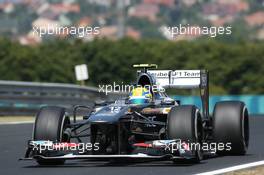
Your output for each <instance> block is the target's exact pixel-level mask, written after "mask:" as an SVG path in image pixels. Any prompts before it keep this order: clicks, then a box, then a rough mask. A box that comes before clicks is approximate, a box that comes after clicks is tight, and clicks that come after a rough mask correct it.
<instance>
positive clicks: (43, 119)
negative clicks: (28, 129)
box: [33, 106, 70, 165]
mask: <svg viewBox="0 0 264 175" xmlns="http://www.w3.org/2000/svg"><path fill="white" fill-rule="evenodd" d="M68 124H70V119H69V117H68V116H66V112H65V108H62V107H53V106H49V107H43V108H41V109H40V111H39V112H38V114H37V116H36V120H35V125H34V128H33V140H49V141H54V142H67V141H69V140H68V139H69V137H67V136H65V134H64V131H65V130H66V128H67V125H68ZM37 162H38V163H39V164H40V165H61V164H64V162H65V160H37Z"/></svg>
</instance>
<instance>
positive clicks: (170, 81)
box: [147, 70, 209, 116]
mask: <svg viewBox="0 0 264 175" xmlns="http://www.w3.org/2000/svg"><path fill="white" fill-rule="evenodd" d="M147 73H149V74H150V75H151V76H152V77H153V79H154V80H155V83H156V85H157V86H158V87H159V88H183V89H198V88H199V89H200V95H201V100H202V106H203V113H204V116H209V83H208V82H209V80H208V79H209V73H208V71H207V70H174V71H173V70H147Z"/></svg>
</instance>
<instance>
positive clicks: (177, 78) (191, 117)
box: [23, 64, 249, 165]
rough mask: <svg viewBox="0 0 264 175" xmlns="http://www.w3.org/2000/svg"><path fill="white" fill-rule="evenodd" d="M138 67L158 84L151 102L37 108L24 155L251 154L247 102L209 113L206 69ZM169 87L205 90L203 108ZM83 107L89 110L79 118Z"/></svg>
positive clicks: (54, 161) (194, 157)
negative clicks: (182, 100) (169, 91)
mask: <svg viewBox="0 0 264 175" xmlns="http://www.w3.org/2000/svg"><path fill="white" fill-rule="evenodd" d="M134 67H135V68H137V69H139V70H138V71H137V81H136V83H137V85H139V86H146V85H148V86H149V87H153V86H156V88H155V91H154V90H151V93H152V97H153V98H152V100H151V101H150V102H149V103H145V104H140V105H138V104H137V105H135V104H131V103H129V100H128V98H124V99H120V100H116V101H115V102H111V103H102V104H96V105H95V106H93V107H91V106H75V107H74V109H73V116H69V115H68V113H67V112H66V109H65V108H63V107H54V106H51V107H49V106H48V107H43V108H41V109H40V111H39V112H38V113H37V116H36V120H35V124H34V128H33V136H32V139H31V140H30V141H29V142H28V148H27V152H26V155H25V158H23V160H32V159H33V160H36V161H37V162H38V163H39V164H40V165H47V164H49V165H58V164H63V163H64V162H65V160H69V159H86V160H94V161H97V160H123V159H133V160H142V159H147V160H172V161H174V162H178V160H186V161H188V162H192V163H194V162H200V161H201V160H202V159H203V156H204V155H205V154H214V155H244V154H246V152H247V148H248V143H249V119H248V110H247V108H246V106H245V104H244V103H243V102H240V101H222V102H217V103H216V105H215V107H214V110H213V114H212V115H209V109H208V108H209V86H208V81H209V80H208V77H209V76H208V72H207V71H206V70H156V68H157V66H156V65H153V64H140V65H134ZM166 88H187V89H199V90H200V95H201V102H202V108H201V109H199V108H198V107H196V106H195V105H192V104H189V105H181V103H180V101H177V100H174V99H172V98H170V97H168V96H167V95H166V93H165V92H164V89H166ZM83 109H89V112H87V114H86V115H84V116H83V117H82V120H77V117H76V115H77V113H78V111H79V110H83ZM212 143H215V144H212ZM208 145H210V146H208ZM211 145H213V147H211ZM219 145H220V147H219ZM216 147H217V149H216ZM80 150H81V151H80ZM212 150H215V151H214V152H213V151H212Z"/></svg>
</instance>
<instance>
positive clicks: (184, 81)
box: [147, 70, 208, 89]
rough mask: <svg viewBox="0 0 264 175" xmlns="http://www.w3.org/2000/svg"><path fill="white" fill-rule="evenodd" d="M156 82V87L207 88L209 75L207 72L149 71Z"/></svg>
mask: <svg viewBox="0 0 264 175" xmlns="http://www.w3.org/2000/svg"><path fill="white" fill-rule="evenodd" d="M147 72H148V73H149V74H150V75H151V76H152V77H153V78H154V79H155V81H156V85H157V86H159V87H163V88H184V89H193V88H202V87H204V88H206V86H207V82H208V81H207V80H208V73H207V71H206V70H175V71H172V70H148V71H147Z"/></svg>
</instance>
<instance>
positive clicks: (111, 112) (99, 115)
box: [88, 106, 127, 124]
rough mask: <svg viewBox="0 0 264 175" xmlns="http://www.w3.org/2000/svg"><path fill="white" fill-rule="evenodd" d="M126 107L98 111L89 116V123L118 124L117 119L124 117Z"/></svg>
mask: <svg viewBox="0 0 264 175" xmlns="http://www.w3.org/2000/svg"><path fill="white" fill-rule="evenodd" d="M126 111H127V109H126V107H111V106H110V107H104V108H103V109H101V110H100V111H98V112H96V113H95V114H93V115H91V116H90V117H89V119H88V121H89V122H91V123H108V124H114V123H118V122H119V119H120V118H121V117H122V116H124V115H125V112H126Z"/></svg>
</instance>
